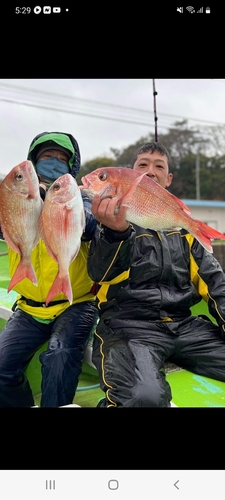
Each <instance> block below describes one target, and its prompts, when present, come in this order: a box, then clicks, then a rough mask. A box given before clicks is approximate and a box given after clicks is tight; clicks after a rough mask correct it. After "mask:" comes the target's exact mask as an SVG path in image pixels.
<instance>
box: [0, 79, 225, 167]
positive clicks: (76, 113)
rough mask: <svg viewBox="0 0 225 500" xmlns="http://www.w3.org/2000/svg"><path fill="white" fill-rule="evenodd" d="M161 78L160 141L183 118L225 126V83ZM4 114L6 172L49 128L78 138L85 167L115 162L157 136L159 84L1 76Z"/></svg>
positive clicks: (0, 130)
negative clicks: (115, 154) (116, 152)
mask: <svg viewBox="0 0 225 500" xmlns="http://www.w3.org/2000/svg"><path fill="white" fill-rule="evenodd" d="M153 76H154V75H153ZM154 81H155V90H156V92H157V96H156V112H157V117H158V121H157V129H158V140H160V134H165V133H166V132H167V131H168V127H170V126H171V125H173V124H174V123H175V121H177V120H182V119H188V125H189V126H197V125H198V124H199V125H201V126H202V125H216V124H220V125H222V124H224V125H225V79H224V80H223V79H181V80H180V79H168V80H166V79H157V78H156V79H155V80H154ZM0 117H1V119H0V150H1V162H0V174H4V175H6V174H7V173H8V172H9V171H10V170H11V169H12V168H13V167H14V166H15V165H17V164H18V163H20V162H22V161H24V160H25V159H26V157H27V153H28V148H29V145H30V143H31V141H32V139H33V138H34V137H35V135H37V134H39V133H41V132H44V131H48V132H52V131H58V132H68V133H71V134H72V135H74V137H75V138H76V139H77V141H78V143H79V146H80V151H81V159H82V162H83V163H85V162H86V161H89V160H93V159H94V158H96V157H101V156H109V157H110V156H112V154H111V152H110V148H117V149H124V148H126V147H128V146H129V145H130V144H132V143H134V142H136V141H137V140H139V139H140V138H141V137H143V136H146V135H147V134H148V133H149V132H152V133H154V125H155V122H154V98H153V79H93V80H92V79H53V80H48V79H46V80H45V79H25V80H23V79H10V80H6V79H4V80H1V79H0Z"/></svg>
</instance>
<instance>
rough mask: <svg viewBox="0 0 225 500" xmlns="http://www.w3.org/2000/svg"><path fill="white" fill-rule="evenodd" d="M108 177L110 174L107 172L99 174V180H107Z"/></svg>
mask: <svg viewBox="0 0 225 500" xmlns="http://www.w3.org/2000/svg"><path fill="white" fill-rule="evenodd" d="M107 177H108V176H107V174H106V173H104V174H99V176H98V178H99V180H100V181H105V180H106V179H107Z"/></svg>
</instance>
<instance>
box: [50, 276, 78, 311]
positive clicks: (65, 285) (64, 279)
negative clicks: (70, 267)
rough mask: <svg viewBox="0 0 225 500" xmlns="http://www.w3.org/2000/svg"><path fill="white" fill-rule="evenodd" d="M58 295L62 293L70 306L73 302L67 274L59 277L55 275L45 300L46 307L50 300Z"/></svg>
mask: <svg viewBox="0 0 225 500" xmlns="http://www.w3.org/2000/svg"><path fill="white" fill-rule="evenodd" d="M60 293H64V295H65V296H66V297H67V299H68V300H69V302H70V304H72V302H73V293H72V288H71V283H70V277H69V274H66V275H65V274H64V275H62V274H61V275H60V274H59V273H58V274H57V276H56V278H55V280H54V282H53V284H52V286H51V288H50V290H49V292H48V295H47V298H46V301H45V303H46V305H48V304H49V302H51V300H52V299H53V298H54V297H55V296H56V295H59V294H60Z"/></svg>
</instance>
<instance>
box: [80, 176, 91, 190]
mask: <svg viewBox="0 0 225 500" xmlns="http://www.w3.org/2000/svg"><path fill="white" fill-rule="evenodd" d="M81 182H82V184H83V186H79V188H80V189H87V188H88V187H89V186H90V185H91V183H90V181H88V180H87V179H86V178H85V177H81Z"/></svg>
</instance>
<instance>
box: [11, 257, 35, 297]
mask: <svg viewBox="0 0 225 500" xmlns="http://www.w3.org/2000/svg"><path fill="white" fill-rule="evenodd" d="M24 278H28V279H29V280H30V281H31V282H32V283H33V284H34V285H36V286H37V284H38V282H37V276H36V273H35V271H34V268H33V266H32V263H31V262H30V263H29V262H25V261H23V260H21V261H20V262H19V264H18V266H17V268H16V271H15V273H14V275H13V276H12V278H11V281H10V283H9V286H8V292H10V290H12V288H14V287H15V286H16V285H17V283H19V282H20V281H22V280H23V279H24Z"/></svg>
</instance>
